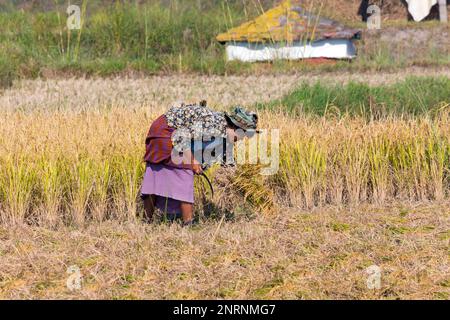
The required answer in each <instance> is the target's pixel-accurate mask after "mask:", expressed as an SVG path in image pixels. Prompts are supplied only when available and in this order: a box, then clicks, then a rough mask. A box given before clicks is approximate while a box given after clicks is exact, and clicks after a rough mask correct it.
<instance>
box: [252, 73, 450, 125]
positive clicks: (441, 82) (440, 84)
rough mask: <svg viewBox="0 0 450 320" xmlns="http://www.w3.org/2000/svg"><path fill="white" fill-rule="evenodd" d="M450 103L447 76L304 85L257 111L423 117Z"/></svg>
mask: <svg viewBox="0 0 450 320" xmlns="http://www.w3.org/2000/svg"><path fill="white" fill-rule="evenodd" d="M448 103H450V79H449V78H447V77H410V78H407V79H406V80H404V81H401V82H397V83H395V84H390V85H380V86H373V87H371V86H369V85H367V84H364V83H357V82H350V83H348V84H345V85H342V84H337V85H328V84H324V83H321V82H318V83H315V84H308V83H304V84H302V85H300V86H299V87H298V88H296V89H294V90H293V91H291V92H290V93H288V94H287V95H285V96H283V97H282V98H281V99H277V100H274V101H271V102H268V103H259V104H257V108H258V109H260V110H261V109H270V110H277V109H280V110H283V111H287V112H288V113H290V114H293V115H299V114H315V115H320V116H324V115H327V114H339V115H358V116H366V117H369V118H378V117H382V116H388V115H404V114H410V115H422V114H426V113H432V112H433V111H437V110H439V109H440V108H442V107H443V106H445V105H446V104H448Z"/></svg>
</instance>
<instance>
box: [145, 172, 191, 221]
mask: <svg viewBox="0 0 450 320" xmlns="http://www.w3.org/2000/svg"><path fill="white" fill-rule="evenodd" d="M141 194H142V195H143V196H146V195H154V196H156V203H155V206H156V207H157V208H158V209H160V210H161V211H162V212H164V213H168V214H180V213H181V208H180V203H181V202H188V203H194V173H193V172H192V170H190V169H181V168H174V167H170V166H167V165H164V164H153V163H147V169H146V171H145V175H144V181H143V182H142V188H141Z"/></svg>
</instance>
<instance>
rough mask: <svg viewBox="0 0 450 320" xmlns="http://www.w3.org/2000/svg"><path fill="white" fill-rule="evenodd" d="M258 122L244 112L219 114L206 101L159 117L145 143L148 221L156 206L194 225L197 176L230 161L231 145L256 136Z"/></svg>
mask: <svg viewBox="0 0 450 320" xmlns="http://www.w3.org/2000/svg"><path fill="white" fill-rule="evenodd" d="M257 123H258V117H257V115H256V114H255V113H250V112H246V111H245V110H243V109H241V108H236V109H235V111H234V112H233V113H232V114H227V113H223V112H217V111H214V110H211V109H209V108H208V107H207V106H206V102H205V101H202V102H201V103H200V104H198V105H197V104H195V105H184V104H182V105H180V106H177V107H172V108H170V109H169V111H167V112H166V113H165V114H163V115H161V116H160V117H159V118H157V119H156V120H155V121H154V122H153V124H152V125H151V127H150V130H149V132H148V135H147V139H146V140H145V144H146V152H145V157H144V161H145V162H146V163H147V168H146V172H145V175H144V180H143V183H142V188H141V196H142V199H143V201H144V208H145V214H146V220H147V221H148V222H151V221H152V219H153V213H154V210H155V208H158V209H160V210H162V211H163V212H165V213H166V214H169V215H171V216H176V215H179V214H180V213H181V217H182V219H183V225H185V226H187V225H190V224H192V221H193V218H194V217H193V214H194V209H193V204H194V174H202V172H203V170H205V168H206V166H208V165H210V164H212V163H214V162H221V163H222V164H224V163H230V162H231V163H232V162H233V159H232V153H231V152H232V145H233V143H235V142H237V141H238V140H241V139H243V138H245V137H246V136H247V137H252V136H253V135H254V134H255V133H256V132H257V131H256V127H257ZM226 146H231V147H229V148H226ZM208 148H209V150H207V149H208ZM224 149H225V150H224ZM207 151H208V152H207ZM230 157H231V159H230Z"/></svg>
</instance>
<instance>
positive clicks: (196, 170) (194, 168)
mask: <svg viewBox="0 0 450 320" xmlns="http://www.w3.org/2000/svg"><path fill="white" fill-rule="evenodd" d="M192 171H194V173H195V174H197V175H199V174H202V172H203V169H202V166H201V165H200V164H199V163H194V164H192Z"/></svg>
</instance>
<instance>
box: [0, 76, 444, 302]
mask: <svg viewBox="0 0 450 320" xmlns="http://www.w3.org/2000/svg"><path fill="white" fill-rule="evenodd" d="M436 72H437V71H436V70H422V69H411V70H407V71H406V72H402V74H377V75H371V74H363V75H350V74H342V75H339V76H336V75H333V74H328V75H324V76H320V75H318V76H314V77H309V76H308V77H307V76H295V75H290V76H279V77H276V78H275V77H273V76H260V77H226V78H223V77H211V78H207V77H197V76H180V77H177V76H170V77H155V78H149V79H145V80H144V79H113V80H99V79H98V80H95V79H94V80H75V79H74V80H49V81H41V80H36V81H24V82H21V83H17V84H16V85H15V86H14V87H13V88H11V89H8V90H6V91H4V92H3V93H2V95H1V96H0V105H1V108H2V111H1V112H2V118H1V120H0V122H1V124H2V126H1V127H0V141H1V142H2V143H1V146H2V149H1V150H0V155H1V156H0V158H1V161H2V162H1V163H2V168H1V172H0V173H1V174H0V177H1V179H2V188H1V198H0V199H1V206H0V215H1V218H2V221H3V223H2V225H1V226H0V257H1V262H0V297H1V298H25V299H26V298H46V299H52V298H106V299H115V298H119V299H122V298H130V299H139V298H154V299H161V298H162V299H166V298H188V299H200V298H225V299H226V298H251V299H254V298H268V299H271V298H283V299H320V298H325V299H327V298H328V299H347V298H348V299H361V298H369V299H414V298H418V299H419V298H420V299H431V298H438V299H448V298H449V293H450V289H449V288H450V278H449V275H450V260H449V241H450V234H449V231H450V206H449V203H448V191H449V186H448V180H447V174H448V168H447V165H448V153H449V150H450V149H449V148H448V146H449V139H450V134H449V130H448V125H447V124H448V117H445V116H444V117H443V118H441V119H440V120H431V119H422V120H421V119H412V120H411V119H409V120H408V119H387V120H386V121H385V122H379V123H373V124H370V123H369V124H367V123H364V122H363V121H361V120H359V119H344V120H336V119H309V118H301V119H290V118H289V117H288V116H287V115H284V114H278V113H271V112H264V113H262V114H261V117H262V123H263V125H264V126H266V127H269V128H281V129H282V146H281V149H282V150H281V151H282V154H281V161H282V163H281V166H280V171H281V173H280V174H279V175H278V176H276V177H275V178H274V179H273V180H270V179H269V180H251V181H252V182H255V184H248V183H246V181H245V178H249V177H251V175H249V172H246V171H245V168H244V169H242V171H240V173H239V172H238V178H237V179H236V180H235V181H234V186H236V187H237V188H238V189H239V191H240V192H241V193H244V194H246V193H252V192H253V193H257V194H259V197H256V196H251V195H249V194H247V198H248V199H247V200H250V202H251V203H252V212H251V214H236V215H235V216H234V217H233V218H232V219H230V220H229V221H225V222H221V221H220V219H215V218H212V219H205V220H204V222H203V223H202V224H200V225H199V226H196V227H194V228H193V229H190V230H186V229H181V228H180V227H179V226H178V225H168V224H155V225H150V226H149V225H144V224H141V223H139V222H138V221H137V220H136V219H135V218H134V216H135V214H136V212H137V211H138V210H139V206H138V203H137V202H136V195H137V193H138V184H139V179H140V174H141V171H140V170H142V164H141V163H140V162H139V159H140V157H141V153H142V148H143V146H142V141H143V138H144V135H145V133H146V130H147V129H148V125H149V123H150V121H151V119H152V118H153V117H154V116H155V115H157V114H158V113H160V112H163V110H164V108H165V107H167V106H168V105H170V104H171V103H172V102H174V101H179V100H182V99H183V100H187V101H197V100H200V99H207V100H208V101H209V102H210V104H211V105H212V106H214V107H216V108H218V109H223V108H226V107H230V106H232V105H233V104H235V103H240V104H243V105H251V104H253V103H255V102H261V101H268V100H271V99H274V98H278V97H280V96H281V95H283V94H284V93H286V92H287V91H288V90H290V89H291V88H292V87H293V86H295V85H296V84H297V83H298V82H299V81H302V80H312V81H314V80H317V79H318V78H320V79H322V80H325V81H335V82H345V81H348V80H349V79H355V80H367V82H369V83H370V84H376V83H385V82H390V81H395V80H396V79H401V78H403V77H405V76H406V75H407V74H408V73H409V74H415V75H417V74H425V75H430V74H434V73H436ZM440 74H444V75H447V76H448V71H443V72H441V73H440ZM292 128H295V129H294V130H292ZM283 139H284V141H285V142H284V144H283ZM345 142H348V143H345ZM291 146H293V147H291ZM283 148H284V149H283ZM378 150H382V152H378ZM283 152H284V153H283ZM402 152H403V153H404V158H402V157H401V156H392V155H397V154H402ZM292 154H293V155H294V159H295V163H292V162H290V161H289V159H292V157H291V155H292ZM409 154H411V155H412V157H411V158H408V157H409ZM388 155H389V157H388ZM309 156H311V157H309ZM112 158H114V159H112ZM414 159H416V160H415V161H414ZM121 161H123V162H121ZM105 168H107V170H111V171H105ZM104 172H111V174H110V175H103V176H102V175H101V174H102V173H104ZM251 173H252V171H250V174H251ZM366 173H368V175H367V174H366ZM99 174H100V175H99ZM105 177H106V178H107V179H105ZM255 185H256V187H254V186H255ZM223 190H225V191H227V190H229V189H227V188H225V189H223ZM336 190H338V191H339V192H336ZM229 191H230V192H232V190H229ZM219 196H220V202H222V204H224V202H225V204H224V206H228V207H229V203H228V204H227V203H226V202H227V200H228V199H229V198H227V195H226V194H223V192H222V193H220V194H219ZM61 199H63V200H61ZM267 199H269V200H270V201H269V203H266V202H265V200H267ZM241 200H242V199H240V200H239V201H241ZM239 201H238V202H239ZM269 205H270V210H266V209H267V206H269ZM231 207H232V209H237V208H233V206H231ZM240 210H241V208H240ZM246 210H247V209H246ZM266 211H267V212H266ZM37 225H40V226H37ZM72 265H76V266H78V267H79V268H80V271H81V274H82V276H83V282H82V287H81V289H80V290H77V291H70V290H68V288H67V287H66V280H67V279H68V277H69V276H70V275H69V274H68V273H67V268H68V267H70V266H72ZM372 265H377V266H378V267H380V268H381V288H380V289H376V290H371V289H368V287H367V284H366V280H367V277H368V274H367V273H366V269H367V268H368V267H370V266H372Z"/></svg>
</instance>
